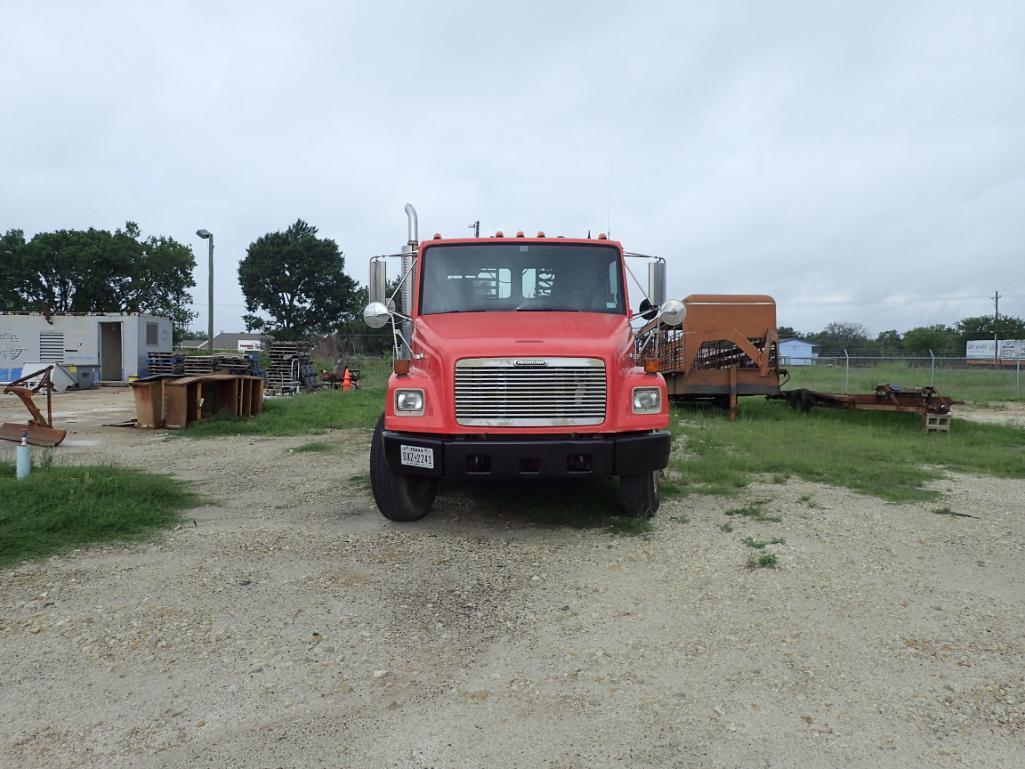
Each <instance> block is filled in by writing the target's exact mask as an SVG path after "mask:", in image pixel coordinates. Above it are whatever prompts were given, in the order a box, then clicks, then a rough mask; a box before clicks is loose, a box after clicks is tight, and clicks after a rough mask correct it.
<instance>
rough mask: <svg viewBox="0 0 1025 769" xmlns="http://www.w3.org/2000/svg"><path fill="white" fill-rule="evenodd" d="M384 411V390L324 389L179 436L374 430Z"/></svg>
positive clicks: (272, 401) (268, 402)
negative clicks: (244, 416)
mask: <svg viewBox="0 0 1025 769" xmlns="http://www.w3.org/2000/svg"><path fill="white" fill-rule="evenodd" d="M383 408H384V394H383V389H379V390H372V389H370V388H369V387H368V388H366V389H363V390H354V391H351V392H342V391H340V390H323V391H320V392H313V393H302V394H299V395H293V396H290V397H287V396H286V397H281V398H269V399H268V400H266V401H265V402H264V404H263V413H262V414H261V415H260V416H258V417H253V418H252V419H236V418H235V417H233V416H219V417H216V418H214V419H208V420H205V421H203V422H197V423H196V424H194V425H190V426H189V427H187V428H186V429H184V430H180V431H178V433H179V434H181V435H184V436H186V437H189V438H211V437H217V436H224V435H272V436H286V435H317V434H323V433H324V432H325V431H326V430H339V429H344V428H350V427H362V428H366V429H373V427H374V425H375V424H377V418H378V417H379V416H381V411H382V410H383Z"/></svg>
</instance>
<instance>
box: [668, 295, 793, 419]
mask: <svg viewBox="0 0 1025 769" xmlns="http://www.w3.org/2000/svg"><path fill="white" fill-rule="evenodd" d="M683 303H684V306H685V307H686V308H687V315H686V317H685V318H684V321H683V325H682V326H681V327H679V328H663V329H662V331H661V338H660V339H659V356H658V357H659V365H660V368H661V371H662V375H663V376H664V377H665V380H666V391H667V393H668V395H669V398H670V399H674V400H683V399H692V400H697V399H711V400H715V401H716V402H719V403H722V404H723V405H726V404H728V405H729V408H730V417H731V418H734V417H735V416H736V407H737V396H740V395H775V394H777V393H779V377H780V374H781V373H783V374H785V373H786V372H785V370H781V369H780V368H779V335H778V334H777V333H776V302H775V300H774V299H773V298H772V297H771V296H765V295H761V294H691V295H690V296H688V297H687V298H686V299H684V300H683Z"/></svg>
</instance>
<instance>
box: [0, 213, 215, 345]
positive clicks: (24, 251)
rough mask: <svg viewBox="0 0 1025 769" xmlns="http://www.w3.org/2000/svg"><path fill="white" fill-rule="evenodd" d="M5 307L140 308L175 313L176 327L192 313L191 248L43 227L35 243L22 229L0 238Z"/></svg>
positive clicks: (135, 236) (132, 235)
mask: <svg viewBox="0 0 1025 769" xmlns="http://www.w3.org/2000/svg"><path fill="white" fill-rule="evenodd" d="M0 264H2V265H3V268H4V269H3V275H4V277H3V278H2V279H0V304H2V305H3V306H5V307H8V308H12V309H22V310H31V309H36V310H40V311H44V312H53V313H64V312H143V313H151V314H154V315H163V316H166V317H170V318H171V320H172V321H173V322H174V325H175V329H176V331H179V332H180V331H181V330H184V329H185V328H186V327H187V326H188V324H189V322H190V321H191V320H192V319H193V318H194V317H195V313H193V312H192V311H191V310H190V309H189V304H190V301H191V298H190V296H189V288H191V287H192V286H194V285H195V281H194V280H193V277H192V271H193V269H194V268H195V264H196V263H195V259H194V258H193V255H192V248H191V247H190V246H185V245H182V244H181V243H178V242H176V241H175V240H173V239H171V238H166V237H150V238H147V239H145V240H144V239H142V236H141V233H140V230H139V226H138V225H137V224H135V223H134V222H127V223H126V224H125V226H124V229H118V230H115V231H114V232H113V233H111V232H109V231H107V230H98V229H95V228H89V229H88V230H57V231H55V232H41V233H38V234H37V235H35V237H33V238H32V239H31V240H30V241H28V242H27V243H26V242H25V238H24V236H23V235H22V233H21V232H20V231H19V230H11V231H9V232H8V233H7V234H6V235H4V236H3V238H2V239H0Z"/></svg>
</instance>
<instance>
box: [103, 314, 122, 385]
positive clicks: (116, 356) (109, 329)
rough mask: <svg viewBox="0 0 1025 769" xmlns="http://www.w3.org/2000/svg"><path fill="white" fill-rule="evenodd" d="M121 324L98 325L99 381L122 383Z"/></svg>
mask: <svg viewBox="0 0 1025 769" xmlns="http://www.w3.org/2000/svg"><path fill="white" fill-rule="evenodd" d="M122 367H123V362H122V359H121V324H120V323H101V324H100V380H101V381H103V382H120V381H122V379H123V377H122Z"/></svg>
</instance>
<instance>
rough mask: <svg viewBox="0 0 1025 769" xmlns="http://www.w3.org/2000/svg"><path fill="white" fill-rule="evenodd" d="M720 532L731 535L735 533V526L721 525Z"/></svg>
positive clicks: (729, 524)
mask: <svg viewBox="0 0 1025 769" xmlns="http://www.w3.org/2000/svg"><path fill="white" fill-rule="evenodd" d="M719 531H721V532H724V533H726V534H729V533H730V532H731V531H733V524H732V523H721V524H719Z"/></svg>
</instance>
